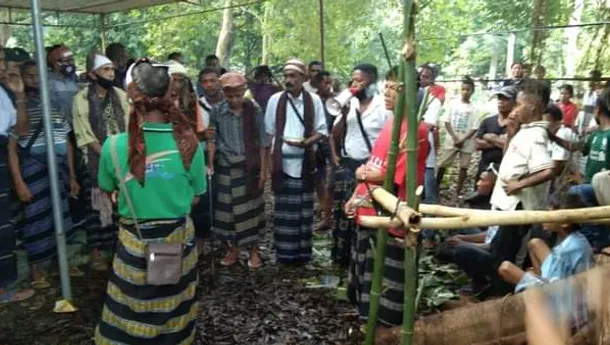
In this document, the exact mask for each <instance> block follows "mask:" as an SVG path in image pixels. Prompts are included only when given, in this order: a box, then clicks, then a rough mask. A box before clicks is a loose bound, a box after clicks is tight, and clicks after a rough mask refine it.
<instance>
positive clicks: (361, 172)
mask: <svg viewBox="0 0 610 345" xmlns="http://www.w3.org/2000/svg"><path fill="white" fill-rule="evenodd" d="M368 171H369V168H367V166H366V165H361V166H359V167H358V169H356V173H355V174H356V181H365V180H366V174H367V173H368Z"/></svg>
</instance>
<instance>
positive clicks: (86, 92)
mask: <svg viewBox="0 0 610 345" xmlns="http://www.w3.org/2000/svg"><path fill="white" fill-rule="evenodd" d="M87 60H88V61H87V71H88V74H87V76H88V78H89V79H90V80H91V83H90V84H89V86H87V87H86V88H85V89H83V90H82V91H80V92H79V93H78V94H77V95H76V96H75V97H74V105H73V108H72V109H73V115H74V119H73V122H72V125H73V128H74V134H75V136H76V145H77V146H78V148H79V149H81V150H82V152H83V154H84V155H85V157H86V161H87V173H88V175H89V176H91V177H92V185H91V191H90V192H87V191H86V192H85V199H89V198H90V199H91V200H89V202H87V204H88V206H90V207H91V209H90V210H89V211H90V212H91V213H92V217H91V224H90V225H89V226H88V227H87V228H88V231H89V233H88V240H87V243H88V245H89V247H90V248H91V250H92V254H91V264H92V268H93V269H95V270H101V271H102V270H106V269H107V268H108V267H107V264H106V262H105V261H104V260H103V255H102V251H105V250H112V249H113V248H114V244H115V241H116V235H117V232H116V227H115V224H113V221H112V203H111V202H110V200H109V199H108V197H107V196H106V194H105V193H103V192H102V191H101V190H100V189H99V187H98V185H97V183H95V182H94V181H96V179H95V176H97V172H98V163H99V155H100V150H101V147H102V145H103V144H104V141H105V140H106V138H108V137H109V136H111V135H115V134H119V133H122V132H125V130H126V128H127V126H128V123H127V121H128V117H129V105H128V101H127V94H126V93H125V92H124V91H123V90H121V89H119V88H117V87H115V86H114V77H115V69H114V64H113V63H112V61H110V59H108V58H107V57H105V56H104V55H100V54H97V53H95V52H92V53H91V54H89V57H88V59H87Z"/></svg>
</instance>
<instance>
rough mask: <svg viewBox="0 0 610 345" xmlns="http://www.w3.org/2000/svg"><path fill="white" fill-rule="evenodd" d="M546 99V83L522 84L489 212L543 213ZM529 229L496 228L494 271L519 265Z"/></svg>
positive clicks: (548, 167) (549, 167)
mask: <svg viewBox="0 0 610 345" xmlns="http://www.w3.org/2000/svg"><path fill="white" fill-rule="evenodd" d="M549 98H550V89H549V87H548V85H547V84H546V83H543V82H540V81H535V80H528V81H526V82H524V83H523V84H522V87H521V91H520V92H519V95H518V97H517V107H516V108H515V109H514V110H513V113H514V114H515V116H516V118H517V121H519V123H520V124H521V127H520V129H519V131H518V132H517V134H515V136H514V137H513V138H512V139H511V140H510V143H509V144H508V147H507V149H506V153H505V154H504V157H503V158H502V163H501V164H500V170H499V171H498V180H497V181H496V184H495V186H494V190H493V193H492V196H491V205H492V208H493V209H496V210H502V211H514V210H517V209H523V210H543V209H544V208H545V207H546V201H547V200H546V199H547V198H546V196H547V190H548V185H549V181H550V180H551V179H552V178H553V175H554V172H553V161H552V159H551V155H550V153H549V151H548V145H549V137H548V132H547V131H548V129H547V128H548V122H546V121H542V119H543V117H542V116H543V113H544V110H545V109H546V107H547V105H548V102H549ZM529 228H530V227H529V226H527V225H520V226H500V228H499V230H498V233H497V235H496V236H495V237H494V239H493V240H492V242H491V253H492V258H493V264H494V270H495V271H497V269H498V268H499V266H500V264H501V263H502V262H503V261H510V262H513V263H515V264H517V265H518V266H521V265H522V264H523V262H519V261H520V258H519V257H518V256H517V254H518V253H519V252H520V250H521V251H522V245H523V244H526V243H528V242H529V237H530V236H529ZM510 289H512V287H508V290H510Z"/></svg>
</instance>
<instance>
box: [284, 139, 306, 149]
mask: <svg viewBox="0 0 610 345" xmlns="http://www.w3.org/2000/svg"><path fill="white" fill-rule="evenodd" d="M284 142H285V143H286V145H288V146H293V147H298V148H300V149H304V148H306V147H307V146H308V145H307V140H300V141H296V140H284Z"/></svg>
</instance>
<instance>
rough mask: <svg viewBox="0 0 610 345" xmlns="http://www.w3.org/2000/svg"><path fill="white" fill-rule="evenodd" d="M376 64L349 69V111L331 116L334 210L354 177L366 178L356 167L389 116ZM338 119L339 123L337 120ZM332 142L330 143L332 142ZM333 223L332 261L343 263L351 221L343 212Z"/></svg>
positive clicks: (346, 197)
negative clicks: (335, 141) (335, 138)
mask: <svg viewBox="0 0 610 345" xmlns="http://www.w3.org/2000/svg"><path fill="white" fill-rule="evenodd" d="M376 83H377V68H376V67H375V66H373V65H371V64H366V63H364V64H360V65H358V66H356V67H355V68H354V70H353V72H352V90H353V92H354V97H352V98H351V99H350V103H349V112H348V113H347V115H346V116H340V117H338V118H337V119H336V120H335V125H336V126H337V125H338V128H340V129H342V133H341V134H342V135H341V136H340V137H341V138H342V140H341V145H340V148H335V149H334V150H333V155H334V163H335V164H336V165H338V169H337V170H336V173H335V174H336V175H335V203H338V206H340V207H335V209H336V210H342V209H343V205H344V204H345V203H346V202H347V201H348V200H349V198H350V197H351V195H352V193H353V192H354V187H355V185H356V181H360V180H366V176H356V175H355V172H356V169H358V167H360V166H363V165H365V164H366V162H367V161H368V160H369V157H370V155H371V150H372V147H373V144H374V143H375V140H377V137H378V136H379V133H380V132H381V129H382V128H383V125H384V124H385V123H386V121H387V120H388V119H390V118H391V117H392V112H391V111H390V110H387V109H386V107H385V104H384V100H383V96H382V95H380V94H379V93H378V90H377V84H376ZM340 123H342V124H340ZM333 146H334V145H333ZM334 221H335V226H334V227H333V243H334V244H333V251H332V257H333V260H334V262H335V263H337V264H340V265H344V266H347V265H349V261H350V249H351V237H352V234H353V233H354V231H353V229H352V228H353V221H352V220H351V219H349V218H347V216H346V215H345V213H344V212H341V211H337V212H336V214H335V220H334Z"/></svg>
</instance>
